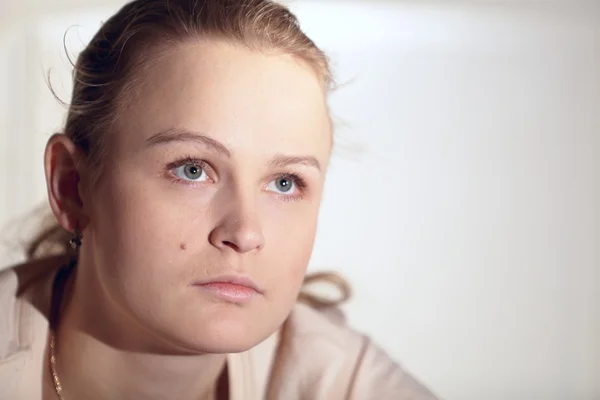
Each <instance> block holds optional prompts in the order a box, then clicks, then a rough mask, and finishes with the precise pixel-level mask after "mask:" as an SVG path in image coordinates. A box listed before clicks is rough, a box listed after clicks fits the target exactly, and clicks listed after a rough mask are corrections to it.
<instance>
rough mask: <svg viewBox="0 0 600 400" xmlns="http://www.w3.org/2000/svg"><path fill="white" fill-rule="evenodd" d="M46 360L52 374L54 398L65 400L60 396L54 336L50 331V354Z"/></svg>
mask: <svg viewBox="0 0 600 400" xmlns="http://www.w3.org/2000/svg"><path fill="white" fill-rule="evenodd" d="M48 358H49V360H50V373H51V374H52V381H53V382H54V391H55V392H56V396H57V397H58V400H65V398H64V397H63V395H62V384H61V383H60V378H59V377H58V372H57V371H56V335H55V334H54V332H53V331H50V353H49V357H48Z"/></svg>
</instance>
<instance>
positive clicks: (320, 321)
mask: <svg viewBox="0 0 600 400" xmlns="http://www.w3.org/2000/svg"><path fill="white" fill-rule="evenodd" d="M269 386H270V391H271V394H273V395H274V396H273V398H285V399H300V398H311V399H315V400H317V399H328V400H334V399H348V398H353V399H354V398H355V399H401V400H402V399H406V400H408V399H411V400H433V399H435V397H434V395H433V394H432V393H431V392H430V391H429V390H427V389H426V388H425V387H424V386H423V385H421V384H420V383H418V382H417V381H416V380H415V379H414V378H413V377H412V376H411V375H410V374H408V373H407V372H406V371H405V370H403V369H402V368H401V367H400V366H399V365H398V364H397V363H396V362H395V361H393V360H392V359H391V358H390V357H389V356H388V355H387V354H386V353H385V352H384V351H383V350H382V349H381V348H379V347H378V346H377V345H376V344H374V343H373V342H372V341H371V340H370V339H369V338H368V337H367V336H365V335H363V334H360V333H359V332H357V331H355V330H353V329H351V328H350V327H349V326H348V325H347V324H346V322H345V319H344V317H343V314H342V313H341V311H339V310H338V309H335V308H333V309H328V310H324V311H317V310H314V309H312V308H310V307H308V306H306V305H303V304H298V305H297V306H296V307H295V308H294V310H293V311H292V313H291V314H290V317H289V318H288V321H287V322H286V324H285V325H284V327H283V329H282V332H281V335H280V343H279V346H278V350H277V355H276V357H275V361H274V365H273V371H272V374H271V382H270V385H269ZM300 393H301V395H300ZM275 394H276V395H275Z"/></svg>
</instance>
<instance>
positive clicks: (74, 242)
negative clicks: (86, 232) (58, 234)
mask: <svg viewBox="0 0 600 400" xmlns="http://www.w3.org/2000/svg"><path fill="white" fill-rule="evenodd" d="M82 239H83V233H81V231H80V230H79V229H77V228H75V232H73V237H72V238H71V240H69V245H71V248H72V249H73V250H76V249H78V248H79V247H81V240H82Z"/></svg>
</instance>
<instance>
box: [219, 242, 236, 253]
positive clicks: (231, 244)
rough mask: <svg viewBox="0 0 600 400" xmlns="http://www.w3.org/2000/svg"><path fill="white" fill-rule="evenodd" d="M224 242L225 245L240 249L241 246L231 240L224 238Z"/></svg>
mask: <svg viewBox="0 0 600 400" xmlns="http://www.w3.org/2000/svg"><path fill="white" fill-rule="evenodd" d="M222 243H223V246H226V247H231V248H232V249H233V250H235V251H238V250H239V247H238V246H237V245H236V244H235V243H233V242H230V241H228V240H223V242H222Z"/></svg>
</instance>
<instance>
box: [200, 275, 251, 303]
mask: <svg viewBox="0 0 600 400" xmlns="http://www.w3.org/2000/svg"><path fill="white" fill-rule="evenodd" d="M193 286H195V287H197V288H199V289H200V290H202V291H203V292H205V293H208V294H210V295H212V296H214V297H216V298H218V299H221V300H223V301H226V302H229V303H248V302H250V301H252V300H253V299H254V298H255V297H257V296H261V295H262V294H263V291H262V290H261V289H260V288H259V287H258V285H257V284H256V283H254V281H252V279H250V278H248V277H243V276H232V275H224V276H219V277H216V278H213V279H209V280H206V281H202V282H194V283H193Z"/></svg>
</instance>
